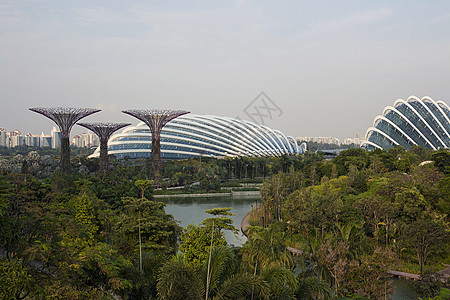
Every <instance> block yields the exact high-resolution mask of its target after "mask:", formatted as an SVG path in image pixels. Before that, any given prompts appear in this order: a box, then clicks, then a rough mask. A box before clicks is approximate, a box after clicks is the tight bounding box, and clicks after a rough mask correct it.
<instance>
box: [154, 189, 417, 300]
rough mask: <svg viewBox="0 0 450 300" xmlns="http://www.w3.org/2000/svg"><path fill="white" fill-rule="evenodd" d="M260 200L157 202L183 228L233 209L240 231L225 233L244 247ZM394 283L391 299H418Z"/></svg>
mask: <svg viewBox="0 0 450 300" xmlns="http://www.w3.org/2000/svg"><path fill="white" fill-rule="evenodd" d="M259 200H260V197H255V196H239V197H235V198H233V197H226V196H224V197H210V198H207V197H205V198H169V199H157V201H161V202H164V203H166V205H167V206H166V213H168V214H171V215H173V216H174V218H175V219H176V220H178V221H180V225H181V226H183V227H186V226H187V225H189V224H194V225H198V224H200V223H201V222H202V221H203V220H204V219H206V218H208V217H211V215H210V214H207V213H206V212H205V210H208V209H212V208H215V207H231V208H232V210H231V212H232V213H234V214H235V216H230V217H231V219H232V220H233V221H234V222H233V225H234V226H235V227H236V228H237V229H238V230H239V234H238V235H237V236H236V235H234V234H232V233H230V232H225V237H226V239H227V242H228V244H231V245H235V246H242V245H243V244H244V243H245V242H246V241H247V238H246V237H245V236H244V235H243V234H242V232H241V222H242V219H243V218H244V217H245V215H246V214H247V213H249V212H250V211H251V209H252V205H253V206H254V205H255V204H256V202H257V201H258V202H259ZM392 281H393V282H392V283H393V285H394V286H395V288H396V291H395V292H394V294H393V295H391V296H390V299H392V300H397V299H398V300H407V299H418V297H417V294H416V293H415V292H414V291H413V290H412V289H411V288H410V287H409V286H407V285H406V284H405V282H404V281H402V280H400V279H397V278H393V279H392Z"/></svg>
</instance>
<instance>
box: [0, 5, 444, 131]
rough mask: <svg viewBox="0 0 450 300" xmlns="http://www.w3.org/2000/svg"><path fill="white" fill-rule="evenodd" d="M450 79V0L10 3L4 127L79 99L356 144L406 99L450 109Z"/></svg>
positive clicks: (2, 30)
mask: <svg viewBox="0 0 450 300" xmlns="http://www.w3.org/2000/svg"><path fill="white" fill-rule="evenodd" d="M449 75H450V1H446V0H445V1H440V0H434V1H414V0H408V1H406V0H405V1H401V0H396V1H392V0H389V1H388V0H379V1H365V0H354V1H350V0H340V1H335V0H329V1H321V0H318V1H310V0H309V1H298V0H297V1H294V0H292V1H289V0H280V1H266V0H238V1H225V0H220V1H207V0H203V1H202V0H192V1H171V0H164V1H148V0H146V1H133V0H130V1H116V0H105V1H99V0H90V1H85V0H77V1H60V0H54V1H51V0H13V1H5V0H0V101H1V107H0V127H3V128H5V129H7V130H14V129H19V130H20V131H21V132H22V133H23V134H25V133H28V132H30V133H33V134H40V133H41V132H42V131H44V132H46V133H49V132H50V129H51V128H52V127H53V126H54V123H53V122H52V121H51V120H49V119H47V118H45V117H44V116H41V115H39V114H36V113H34V112H31V111H29V110H28V108H30V107H55V106H68V107H94V108H100V109H102V111H101V112H99V113H97V114H93V115H91V116H89V117H86V118H84V119H83V120H82V121H83V122H103V121H111V122H129V123H133V124H136V123H137V119H134V118H133V117H131V116H129V115H125V114H123V113H122V112H121V111H122V110H125V109H152V108H160V109H183V110H187V111H190V112H191V113H195V114H209V115H219V116H226V117H233V118H240V119H245V120H250V121H254V122H256V123H263V124H264V125H267V126H269V127H271V128H273V129H278V130H281V131H282V132H284V133H285V134H286V135H292V136H336V137H338V138H340V139H343V138H346V137H354V136H355V135H356V134H358V133H360V134H365V132H366V130H367V128H368V127H370V126H371V125H372V123H373V120H374V118H375V116H376V115H379V114H381V113H382V111H383V108H384V107H385V106H388V105H392V104H393V103H394V102H395V100H397V99H407V98H408V97H410V96H411V95H415V96H417V97H419V98H422V97H424V96H429V97H431V98H432V99H434V100H436V101H437V100H443V101H444V102H446V103H447V104H449V103H450V90H449V86H450V84H449V79H450V76H449ZM84 131H85V130H84V128H82V127H80V126H74V130H73V133H79V132H84Z"/></svg>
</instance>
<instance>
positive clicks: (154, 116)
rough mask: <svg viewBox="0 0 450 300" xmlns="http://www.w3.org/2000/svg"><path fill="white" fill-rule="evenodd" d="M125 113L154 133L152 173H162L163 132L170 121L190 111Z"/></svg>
mask: <svg viewBox="0 0 450 300" xmlns="http://www.w3.org/2000/svg"><path fill="white" fill-rule="evenodd" d="M122 112H123V113H126V114H129V115H131V116H133V117H135V118H137V119H139V120H141V121H142V122H144V123H145V124H147V126H148V127H149V128H150V131H151V132H152V157H151V160H152V172H153V176H155V177H157V175H159V174H160V172H161V167H162V162H161V139H160V137H161V130H162V128H163V127H164V125H166V124H167V123H168V122H169V121H170V120H173V119H175V118H177V117H179V116H182V115H185V114H188V113H189V112H188V111H184V110H170V109H167V110H162V109H130V110H123V111H122Z"/></svg>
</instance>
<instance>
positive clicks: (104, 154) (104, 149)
mask: <svg viewBox="0 0 450 300" xmlns="http://www.w3.org/2000/svg"><path fill="white" fill-rule="evenodd" d="M77 124H78V125H80V126H83V127H85V128H87V129H89V130H91V131H93V132H95V134H96V135H97V136H98V138H99V140H100V173H106V170H107V169H108V140H109V137H110V136H111V135H112V134H113V133H114V132H115V131H117V130H119V129H120V128H123V127H125V126H128V125H131V124H130V123H112V122H111V123H77Z"/></svg>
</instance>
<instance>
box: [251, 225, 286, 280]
mask: <svg viewBox="0 0 450 300" xmlns="http://www.w3.org/2000/svg"><path fill="white" fill-rule="evenodd" d="M243 258H244V260H246V261H247V263H248V264H250V265H251V266H253V268H254V272H255V274H256V271H257V270H258V269H263V268H266V267H271V266H281V267H284V268H289V267H291V266H292V255H291V253H289V251H288V250H287V249H286V239H285V234H284V232H281V231H278V230H277V229H276V227H274V226H270V227H268V228H261V229H259V230H258V229H256V230H255V231H253V232H250V234H249V240H248V241H247V243H246V245H245V246H244V248H243Z"/></svg>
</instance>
